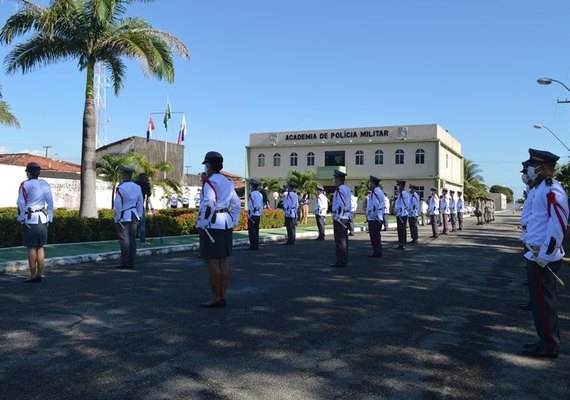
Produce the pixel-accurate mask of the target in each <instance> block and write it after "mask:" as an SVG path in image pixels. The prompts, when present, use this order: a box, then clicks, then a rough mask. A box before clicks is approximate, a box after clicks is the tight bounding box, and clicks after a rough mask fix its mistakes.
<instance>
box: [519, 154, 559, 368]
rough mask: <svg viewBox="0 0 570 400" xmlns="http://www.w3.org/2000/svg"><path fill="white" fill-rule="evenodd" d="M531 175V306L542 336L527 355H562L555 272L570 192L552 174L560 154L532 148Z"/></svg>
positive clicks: (528, 243) (529, 346) (527, 240)
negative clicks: (560, 353) (534, 187)
mask: <svg viewBox="0 0 570 400" xmlns="http://www.w3.org/2000/svg"><path fill="white" fill-rule="evenodd" d="M529 154H530V159H529V161H530V165H529V167H528V169H527V174H528V177H529V178H530V179H532V180H534V181H535V182H536V193H535V194H534V199H533V201H532V211H531V214H530V216H529V221H528V225H527V230H526V234H525V244H526V246H528V247H529V248H530V249H531V250H529V251H528V252H526V254H525V258H526V259H527V273H528V282H529V291H530V306H531V309H532V313H533V316H534V326H535V329H536V333H537V334H538V337H539V340H538V342H536V343H529V344H527V345H525V349H524V351H523V354H524V355H527V356H533V357H547V358H556V357H558V351H559V347H560V329H559V324H558V307H557V298H556V286H557V281H556V277H555V274H556V273H557V272H558V270H559V269H560V266H561V265H562V258H563V257H564V249H563V248H562V240H563V239H564V236H565V235H566V228H567V222H568V215H569V211H568V196H567V194H566V192H565V191H564V189H563V188H562V185H560V183H558V181H556V179H554V178H553V177H552V176H553V174H554V167H555V164H556V161H558V159H559V157H558V156H557V155H555V154H552V153H550V152H548V151H540V150H535V149H529Z"/></svg>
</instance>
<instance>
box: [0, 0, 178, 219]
mask: <svg viewBox="0 0 570 400" xmlns="http://www.w3.org/2000/svg"><path fill="white" fill-rule="evenodd" d="M135 1H140V2H143V3H144V2H151V1H153V0H52V1H51V2H50V6H49V7H41V6H39V5H37V4H35V3H34V2H32V1H30V0H20V1H19V3H20V4H21V8H20V10H19V11H17V12H16V13H15V14H14V15H12V16H11V17H10V18H8V20H7V21H6V23H5V25H4V26H3V27H2V29H1V30H0V43H3V44H8V45H9V44H11V43H12V42H13V41H14V39H15V38H16V37H18V36H21V37H24V39H23V40H24V41H23V42H22V43H19V44H17V45H16V46H15V47H14V48H13V49H12V50H11V51H10V53H9V54H8V55H7V56H6V58H5V60H4V64H5V66H6V72H7V73H8V74H13V73H15V72H16V71H21V72H22V73H28V72H30V71H32V70H33V69H34V68H36V67H38V66H44V65H47V64H52V63H56V62H58V61H60V60H64V61H68V60H70V59H75V60H77V64H78V67H79V71H81V72H84V73H85V75H86V84H85V106H84V111H83V139H82V145H81V147H82V148H81V183H80V185H81V194H80V196H81V197H80V205H79V215H80V216H83V217H94V218H96V217H97V204H96V200H95V183H96V156H95V148H96V128H97V121H96V114H95V101H94V97H95V90H94V87H95V85H94V77H95V64H96V63H97V62H101V63H103V65H104V67H105V68H106V70H107V71H108V72H109V73H110V79H111V82H112V83H113V88H114V92H115V95H116V96H118V94H119V92H120V90H121V88H122V87H123V83H124V81H125V79H126V64H125V62H124V61H123V59H124V58H127V59H133V60H136V61H138V63H139V64H140V65H142V68H143V70H144V72H145V73H146V74H147V75H148V76H154V77H157V78H158V79H165V80H166V81H167V82H169V83H172V82H173V81H174V62H173V59H172V55H173V53H174V52H176V53H178V54H180V55H181V56H182V57H184V58H189V51H188V49H187V47H186V46H185V45H184V43H183V42H182V41H180V40H179V39H178V38H176V37H175V36H174V35H172V34H170V33H168V32H165V31H162V30H159V29H154V28H153V27H152V26H151V25H150V24H149V23H148V22H147V21H145V20H143V19H140V18H137V17H129V18H123V16H124V14H125V13H126V10H127V6H128V5H130V4H131V3H133V2H135Z"/></svg>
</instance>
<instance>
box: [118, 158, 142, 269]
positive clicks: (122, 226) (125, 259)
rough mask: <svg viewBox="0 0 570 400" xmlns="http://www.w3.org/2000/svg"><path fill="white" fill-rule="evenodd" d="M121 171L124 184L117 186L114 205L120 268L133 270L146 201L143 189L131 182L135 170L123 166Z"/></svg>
mask: <svg viewBox="0 0 570 400" xmlns="http://www.w3.org/2000/svg"><path fill="white" fill-rule="evenodd" d="M120 171H121V179H122V182H121V184H119V186H117V190H116V193H115V203H114V209H115V227H116V229H117V236H118V237H119V246H120V248H121V257H120V264H119V268H122V269H131V268H134V267H135V258H136V255H137V240H136V235H137V228H138V225H139V221H140V219H141V216H142V215H143V213H144V209H143V203H144V200H143V194H142V191H141V187H140V186H139V185H137V184H136V183H134V182H132V181H131V178H132V176H133V172H134V170H133V169H132V168H129V167H126V166H122V167H121V168H120Z"/></svg>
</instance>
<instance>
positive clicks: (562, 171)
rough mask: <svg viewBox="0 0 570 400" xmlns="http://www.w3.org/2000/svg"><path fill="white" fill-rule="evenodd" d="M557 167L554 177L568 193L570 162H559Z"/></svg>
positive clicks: (569, 189)
mask: <svg viewBox="0 0 570 400" xmlns="http://www.w3.org/2000/svg"><path fill="white" fill-rule="evenodd" d="M556 167H557V168H556V172H555V173H554V177H555V178H556V180H557V181H558V182H560V184H561V185H562V187H563V188H564V190H565V191H566V193H570V162H569V163H566V164H564V165H559V164H558V165H556Z"/></svg>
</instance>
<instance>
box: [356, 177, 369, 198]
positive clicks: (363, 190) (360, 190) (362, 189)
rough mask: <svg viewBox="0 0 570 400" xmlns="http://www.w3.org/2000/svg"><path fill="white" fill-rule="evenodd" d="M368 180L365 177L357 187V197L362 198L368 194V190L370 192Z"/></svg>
mask: <svg viewBox="0 0 570 400" xmlns="http://www.w3.org/2000/svg"><path fill="white" fill-rule="evenodd" d="M368 182H369V180H368V179H363V180H361V181H360V183H359V184H358V186H357V187H356V197H358V199H359V200H362V199H363V198H365V197H366V196H368V192H370V189H369V187H368Z"/></svg>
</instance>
